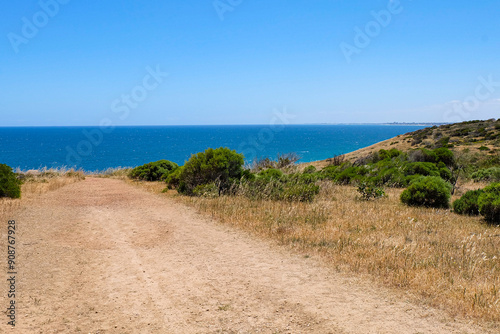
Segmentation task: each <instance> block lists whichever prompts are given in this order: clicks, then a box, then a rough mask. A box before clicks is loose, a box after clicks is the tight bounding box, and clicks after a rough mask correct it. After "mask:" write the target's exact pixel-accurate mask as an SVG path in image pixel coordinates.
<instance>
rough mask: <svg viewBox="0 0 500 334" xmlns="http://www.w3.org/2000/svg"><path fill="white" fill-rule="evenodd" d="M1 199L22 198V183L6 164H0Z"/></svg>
mask: <svg viewBox="0 0 500 334" xmlns="http://www.w3.org/2000/svg"><path fill="white" fill-rule="evenodd" d="M0 197H10V198H20V197H21V181H20V180H18V179H17V177H16V174H15V173H14V172H13V171H12V168H10V167H9V166H7V165H4V164H0Z"/></svg>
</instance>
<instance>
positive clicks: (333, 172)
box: [319, 165, 340, 180]
mask: <svg viewBox="0 0 500 334" xmlns="http://www.w3.org/2000/svg"><path fill="white" fill-rule="evenodd" d="M339 172H340V168H339V167H338V166H334V165H331V166H327V167H325V168H323V169H322V170H321V171H320V172H319V173H320V177H321V178H322V179H326V180H335V178H336V177H337V175H338V174H339Z"/></svg>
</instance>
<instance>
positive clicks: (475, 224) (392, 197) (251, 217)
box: [150, 183, 500, 321]
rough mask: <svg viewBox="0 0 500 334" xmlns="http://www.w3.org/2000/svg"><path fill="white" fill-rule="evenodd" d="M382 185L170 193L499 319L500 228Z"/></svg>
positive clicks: (464, 311) (355, 269)
mask: <svg viewBox="0 0 500 334" xmlns="http://www.w3.org/2000/svg"><path fill="white" fill-rule="evenodd" d="M155 187H156V188H155V189H156V190H157V189H158V186H155ZM155 189H150V190H151V191H154V190H155ZM387 193H388V197H387V198H384V199H380V200H376V201H369V202H366V201H360V200H358V199H357V197H358V196H357V192H356V189H355V188H354V187H350V186H336V185H333V184H331V183H325V184H323V185H322V192H321V194H320V195H319V198H318V199H317V200H315V201H314V202H313V203H285V202H275V201H251V200H248V199H246V198H243V197H226V196H224V197H219V198H200V197H191V198H190V197H183V196H176V197H175V198H177V199H178V200H179V201H181V202H183V203H187V204H189V205H192V206H194V207H196V208H197V209H199V210H200V211H201V212H203V213H206V214H209V215H211V216H212V217H213V218H215V219H217V220H219V221H220V222H223V223H226V224H230V225H234V226H237V227H240V228H242V229H245V230H249V231H251V232H253V233H255V234H257V235H260V236H263V237H268V238H272V239H274V240H277V241H278V242H279V243H281V244H283V245H287V246H289V247H292V248H294V249H297V250H299V251H302V252H304V253H306V254H307V253H313V252H314V253H318V254H320V255H322V256H323V257H324V259H325V260H326V261H327V262H328V263H329V264H330V265H331V266H332V267H334V268H336V269H337V270H339V271H342V272H348V273H357V274H361V275H369V277H372V278H373V279H375V280H376V281H378V282H379V283H383V284H385V285H387V286H391V287H397V288H399V289H403V290H404V291H407V292H408V293H410V294H412V295H413V296H415V297H416V298H417V299H418V300H420V301H423V302H424V303H426V304H428V305H433V306H435V307H438V308H442V309H444V310H446V311H448V312H450V313H451V314H452V315H459V316H465V317H469V318H472V319H475V320H478V321H479V320H480V321H500V292H499V289H500V252H499V250H500V228H498V227H493V226H488V225H486V224H483V223H482V221H481V218H475V217H464V216H458V215H455V214H453V213H451V212H450V211H449V210H435V209H425V208H411V207H407V206H404V205H402V204H400V202H399V195H400V193H401V190H398V189H389V190H388V191H387Z"/></svg>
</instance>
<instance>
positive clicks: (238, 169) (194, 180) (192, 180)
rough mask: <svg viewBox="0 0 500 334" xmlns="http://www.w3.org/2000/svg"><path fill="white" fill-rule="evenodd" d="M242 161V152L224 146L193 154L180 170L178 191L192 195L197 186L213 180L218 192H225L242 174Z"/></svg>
mask: <svg viewBox="0 0 500 334" xmlns="http://www.w3.org/2000/svg"><path fill="white" fill-rule="evenodd" d="M243 162H244V160H243V155H242V154H239V153H236V151H234V150H230V149H229V148H226V147H220V148H217V149H212V148H209V149H207V150H205V151H204V152H200V153H197V154H193V155H192V156H191V158H190V159H189V160H188V161H187V162H186V163H185V164H184V167H183V169H182V171H181V172H180V175H179V188H178V191H179V192H180V193H183V194H185V195H194V193H193V191H194V189H195V188H196V187H197V186H200V185H205V184H210V183H212V182H214V183H215V184H217V187H218V189H219V193H222V192H226V191H227V190H229V188H230V186H231V185H232V184H233V183H237V182H239V181H240V179H241V177H242V176H243Z"/></svg>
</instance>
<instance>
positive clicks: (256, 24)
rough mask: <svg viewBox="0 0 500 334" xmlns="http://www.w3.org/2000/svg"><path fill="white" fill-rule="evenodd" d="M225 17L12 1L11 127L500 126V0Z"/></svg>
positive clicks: (306, 8)
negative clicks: (487, 122) (473, 122)
mask: <svg viewBox="0 0 500 334" xmlns="http://www.w3.org/2000/svg"><path fill="white" fill-rule="evenodd" d="M54 2H56V3H57V4H59V5H58V7H59V8H56V7H55V6H54ZM44 3H46V4H47V5H43V6H42V5H41V4H44ZM62 3H64V4H62ZM216 4H217V6H218V7H217V8H218V11H217V9H216V8H215V6H214V2H213V1H212V0H206V1H200V0H197V1H191V0H185V1H168V0H148V1H138V0H137V1H132V0H122V1H82V0H71V1H68V0H64V1H63V0H59V2H58V1H57V0H42V1H41V2H39V1H34V0H26V1H7V2H5V3H4V4H3V7H2V12H3V13H2V20H1V22H0V35H1V36H2V38H1V39H0V77H1V80H0V116H1V117H0V119H1V121H0V126H31V125H57V126H59V125H98V124H99V122H100V121H101V120H102V119H105V118H107V119H110V120H111V121H112V122H113V123H114V125H176V124H267V123H269V122H270V121H271V119H272V118H273V112H274V111H275V110H283V109H285V108H286V110H287V111H288V113H290V114H293V115H294V116H295V117H294V118H293V120H292V122H293V123H344V122H355V123H359V122H393V121H396V122H443V121H461V120H467V119H487V118H492V117H496V118H498V117H500V116H499V115H500V56H499V55H500V24H498V15H499V13H500V1H498V0H484V1H481V0H479V1H456V0H455V1H451V0H442V1H430V0H429V1H427V0H419V1H417V0H413V1H410V0H400V1H396V0H393V1H389V0H386V1H378V0H373V1H366V0H316V1H305V0H304V1H296V0H288V1H283V0H274V1H269V0H220V1H218V2H216ZM42 7H43V8H45V9H43V8H42ZM43 10H45V11H44V12H41V11H43ZM373 11H375V12H377V13H380V11H386V12H385V13H386V14H387V13H389V16H387V15H385V16H384V15H382V17H381V18H379V22H377V21H376V19H375V17H374V16H373V13H372V12H373ZM33 27H34V28H35V29H36V30H38V31H36V30H33V29H30V28H33ZM358 28H359V29H358ZM366 29H368V31H369V32H370V35H371V36H368V35H366V36H364V38H362V37H359V36H357V34H358V32H359V31H366ZM370 29H371V30H370ZM365 33H366V32H363V34H365ZM356 37H357V39H356ZM366 38H368V42H367V39H366ZM346 46H348V47H347V49H346ZM346 50H349V52H347V53H346ZM353 50H356V52H354V51H353ZM346 54H347V57H346ZM348 60H350V61H348ZM158 66H159V69H160V71H161V72H167V73H168V76H166V77H165V76H163V75H161V76H160V77H159V81H158V82H157V81H155V80H154V78H153V77H149V76H148V75H149V74H148V70H147V69H148V68H149V70H150V71H151V70H155V69H156V68H157V67H158ZM481 77H482V78H483V79H482V80H481V79H480V78H481ZM160 81H161V83H159V82H160ZM488 81H490V83H489V84H485V83H484V82H488ZM144 82H145V83H144ZM146 88H147V89H146ZM132 93H135V97H133V96H132V97H131V94H132ZM144 93H145V94H144ZM127 96H128V100H127ZM127 101H128V102H127Z"/></svg>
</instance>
